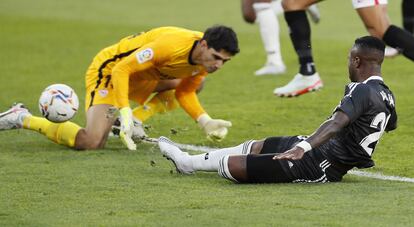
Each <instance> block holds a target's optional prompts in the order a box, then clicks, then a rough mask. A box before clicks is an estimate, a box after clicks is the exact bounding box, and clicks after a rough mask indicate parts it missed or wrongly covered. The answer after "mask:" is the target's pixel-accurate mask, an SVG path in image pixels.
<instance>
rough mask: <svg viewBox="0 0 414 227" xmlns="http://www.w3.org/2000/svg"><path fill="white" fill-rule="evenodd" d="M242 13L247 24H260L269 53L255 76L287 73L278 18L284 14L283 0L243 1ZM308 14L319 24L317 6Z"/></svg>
mask: <svg viewBox="0 0 414 227" xmlns="http://www.w3.org/2000/svg"><path fill="white" fill-rule="evenodd" d="M242 12H243V17H244V20H245V21H246V22H248V23H254V22H257V23H258V25H259V30H260V35H261V38H262V41H263V45H264V48H265V51H266V53H267V60H266V63H265V65H264V66H263V67H262V68H260V69H259V70H257V71H256V72H255V75H256V76H262V75H267V74H274V75H277V74H282V73H285V72H286V66H285V64H284V62H283V59H282V55H281V50H280V40H279V31H280V29H279V21H278V18H277V16H278V15H279V14H281V13H283V7H282V0H275V1H271V0H242ZM308 13H309V15H310V16H311V19H312V21H313V22H315V23H318V22H319V20H320V14H319V10H318V8H317V6H316V5H312V6H311V7H309V8H308Z"/></svg>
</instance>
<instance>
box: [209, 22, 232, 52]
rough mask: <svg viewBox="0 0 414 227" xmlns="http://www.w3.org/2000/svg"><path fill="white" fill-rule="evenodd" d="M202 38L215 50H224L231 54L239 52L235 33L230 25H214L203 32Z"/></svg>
mask: <svg viewBox="0 0 414 227" xmlns="http://www.w3.org/2000/svg"><path fill="white" fill-rule="evenodd" d="M202 39H203V40H205V41H207V45H208V46H209V47H211V48H214V50H216V51H220V50H225V51H227V52H229V53H230V54H232V55H235V54H237V53H239V52H240V49H239V43H238V40H237V35H236V33H235V32H234V31H233V29H232V28H230V27H226V26H224V25H214V26H213V27H210V28H208V29H207V30H206V31H205V32H204V36H203V38H202Z"/></svg>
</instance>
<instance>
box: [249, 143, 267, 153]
mask: <svg viewBox="0 0 414 227" xmlns="http://www.w3.org/2000/svg"><path fill="white" fill-rule="evenodd" d="M263 143H264V140H259V141H255V142H254V143H253V144H252V147H251V148H250V154H260V153H261V151H262V148H263Z"/></svg>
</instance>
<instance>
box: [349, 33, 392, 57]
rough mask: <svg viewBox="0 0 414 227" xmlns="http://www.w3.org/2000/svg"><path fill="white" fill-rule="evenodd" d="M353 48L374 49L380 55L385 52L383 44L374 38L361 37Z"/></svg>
mask: <svg viewBox="0 0 414 227" xmlns="http://www.w3.org/2000/svg"><path fill="white" fill-rule="evenodd" d="M354 46H355V47H356V48H362V49H375V50H378V51H380V52H382V53H384V51H385V44H384V42H382V40H380V39H378V38H376V37H374V36H363V37H361V38H357V39H356V40H355V44H354Z"/></svg>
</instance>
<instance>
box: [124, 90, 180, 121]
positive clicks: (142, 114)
mask: <svg viewBox="0 0 414 227" xmlns="http://www.w3.org/2000/svg"><path fill="white" fill-rule="evenodd" d="M178 106H179V104H178V102H177V100H176V99H175V90H168V91H164V92H160V93H158V94H157V95H155V96H154V97H152V99H151V100H150V101H149V102H148V103H147V104H145V105H142V106H138V107H137V108H135V109H134V110H133V111H132V114H133V115H134V117H136V118H137V119H139V120H141V121H146V120H147V119H148V118H150V117H151V116H153V115H154V114H156V113H165V112H167V111H171V110H174V109H176V108H177V107H178Z"/></svg>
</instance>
